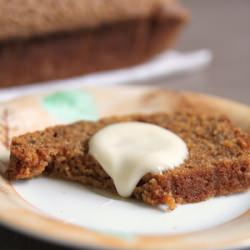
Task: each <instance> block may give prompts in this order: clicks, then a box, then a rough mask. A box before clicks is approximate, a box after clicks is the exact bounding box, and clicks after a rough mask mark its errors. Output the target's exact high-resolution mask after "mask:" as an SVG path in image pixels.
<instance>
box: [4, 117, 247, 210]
mask: <svg viewBox="0 0 250 250" xmlns="http://www.w3.org/2000/svg"><path fill="white" fill-rule="evenodd" d="M124 121H140V122H146V123H151V124H155V125H158V126H161V127H163V128H167V129H169V130H171V131H173V132H174V133H176V134H177V135H178V136H180V137H181V138H182V139H183V140H184V141H185V142H186V144H187V146H188V150H189V156H188V158H187V159H186V160H185V162H184V163H183V164H181V165H180V166H179V167H176V168H174V169H172V170H168V171H166V172H164V173H162V174H154V173H149V174H146V175H145V176H144V177H143V178H142V179H141V180H140V182H139V183H138V184H137V186H136V188H135V190H134V192H133V194H132V196H133V197H134V198H136V199H138V200H142V201H144V202H145V203H148V204H150V205H158V204H168V206H169V207H170V208H174V207H175V204H176V203H189V202H198V201H202V200H206V199H208V198H210V197H213V196H218V195H226V194H231V193H236V192H241V191H245V190H247V189H248V188H250V137H249V135H247V134H246V133H244V132H243V131H241V130H240V129H239V128H237V127H235V126H234V125H233V124H232V123H231V121H230V120H229V119H228V118H227V117H225V116H211V115H200V114H194V113H186V112H185V113H182V112H176V113H174V114H165V113H156V114H152V115H145V114H138V115H137V114H136V115H128V116H120V117H119V116H114V117H109V118H104V119H102V120H99V121H97V122H85V121H80V122H76V123H73V124H71V125H62V126H55V127H50V128H47V129H45V130H44V131H38V132H33V133H27V134H24V135H21V136H18V137H15V138H13V140H12V143H11V148H10V151H11V152H10V153H11V154H10V163H9V167H8V169H7V172H6V174H7V176H8V178H9V179H11V180H16V179H26V178H32V177H34V176H38V175H40V174H42V173H44V174H46V175H49V176H53V177H58V178H63V179H67V180H71V181H76V182H80V183H83V184H85V185H89V186H94V187H97V188H101V189H105V190H109V191H112V192H116V189H115V186H114V184H113V181H112V179H111V178H110V177H109V176H108V175H107V174H106V173H105V171H104V170H103V169H102V167H101V166H100V165H99V164H98V163H97V161H96V160H95V159H94V158H93V157H92V156H91V155H90V154H89V153H88V142H89V139H90V138H91V136H92V135H93V134H95V133H96V132H97V131H98V130H100V129H101V128H103V127H105V126H107V125H109V124H113V123H118V122H124Z"/></svg>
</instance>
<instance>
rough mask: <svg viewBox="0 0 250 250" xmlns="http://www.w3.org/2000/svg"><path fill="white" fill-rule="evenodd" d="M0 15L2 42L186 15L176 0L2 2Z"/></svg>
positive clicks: (37, 0)
mask: <svg viewBox="0 0 250 250" xmlns="http://www.w3.org/2000/svg"><path fill="white" fill-rule="evenodd" d="M0 12H1V14H0V27H1V29H0V40H5V39H11V38H15V37H30V36H34V35H42V34H48V33H52V32H65V31H71V30H76V29H81V28H88V27H93V26H99V25H101V24H105V23H110V22H116V21H123V20H128V19H137V18H147V17H148V16H152V15H162V16H163V17H164V16H165V15H167V16H169V15H170V16H173V17H176V18H178V19H186V16H187V15H186V12H185V11H184V10H183V9H182V8H181V7H180V6H179V5H178V3H177V2H176V0H60V1H55V0H32V1H29V0H23V1H20V0H11V1H9V0H0Z"/></svg>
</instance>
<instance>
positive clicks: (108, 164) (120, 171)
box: [89, 122, 188, 197]
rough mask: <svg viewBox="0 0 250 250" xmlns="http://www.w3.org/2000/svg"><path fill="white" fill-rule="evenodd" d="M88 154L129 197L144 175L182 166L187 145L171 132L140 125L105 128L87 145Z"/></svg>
mask: <svg viewBox="0 0 250 250" xmlns="http://www.w3.org/2000/svg"><path fill="white" fill-rule="evenodd" d="M89 153H90V154H91V155H92V156H93V157H94V158H95V159H96V160H97V161H98V163H99V164H100V165H101V166H102V167H103V169H104V171H105V172H106V173H107V174H108V175H109V176H110V177H111V178H112V179H113V182H114V184H115V187H116V190H117V192H118V193H119V195H121V196H123V197H128V196H130V195H131V194H132V192H133V190H134V189H135V187H136V185H137V183H138V182H139V181H140V179H141V178H142V177H143V176H144V175H145V174H147V173H162V172H163V171H166V170H169V169H173V168H175V167H177V166H179V165H180V164H182V163H183V162H184V160H185V159H186V158H187V156H188V148H187V145H186V143H185V142H184V141H183V140H182V139H181V138H180V137H179V136H178V135H176V134H174V133H173V132H171V131H170V130H167V129H164V128H162V127H160V126H157V125H153V124H149V123H143V122H121V123H116V124H112V125H109V126H106V127H104V128H102V129H101V130H99V131H98V132H97V133H96V134H94V135H93V136H92V137H91V139H90V141H89Z"/></svg>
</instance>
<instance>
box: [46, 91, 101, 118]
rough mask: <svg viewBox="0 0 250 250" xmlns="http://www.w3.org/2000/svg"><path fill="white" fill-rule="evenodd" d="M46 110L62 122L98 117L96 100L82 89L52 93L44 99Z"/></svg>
mask: <svg viewBox="0 0 250 250" xmlns="http://www.w3.org/2000/svg"><path fill="white" fill-rule="evenodd" d="M42 104H43V107H44V108H45V110H46V111H47V112H48V113H49V114H50V115H52V116H55V117H56V118H57V119H59V120H60V121H62V122H74V121H77V120H89V121H95V120H97V119H98V115H97V108H96V105H95V100H94V98H93V96H92V95H90V94H89V93H88V92H86V91H81V90H66V91H59V92H55V93H53V94H50V95H48V96H46V97H44V98H43V101H42Z"/></svg>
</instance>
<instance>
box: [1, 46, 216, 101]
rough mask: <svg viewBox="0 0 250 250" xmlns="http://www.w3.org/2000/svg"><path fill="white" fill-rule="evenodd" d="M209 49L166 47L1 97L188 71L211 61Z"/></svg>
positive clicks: (6, 92) (13, 89)
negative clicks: (141, 58)
mask: <svg viewBox="0 0 250 250" xmlns="http://www.w3.org/2000/svg"><path fill="white" fill-rule="evenodd" d="M212 57H213V56H212V53H211V51H210V50H207V49H203V50H199V51H193V52H185V53H184V52H178V51H173V50H172V51H167V52H163V53H161V54H160V55H158V56H155V57H154V58H152V59H151V60H150V61H148V62H146V63H143V64H140V65H137V66H133V67H129V68H126V69H119V70H111V71H105V72H100V73H92V74H88V75H85V76H80V77H74V78H68V79H65V80H56V81H48V82H43V83H36V84H33V85H28V86H21V87H11V88H6V89H3V90H0V100H1V101H4V100H8V99H12V98H14V97H17V96H21V95H27V94H34V93H37V92H41V91H48V90H59V89H60V90H61V89H72V88H79V87H82V86H86V85H88V86H89V85H98V86H100V85H115V84H123V83H128V82H138V81H140V82H143V81H144V80H149V79H153V78H154V77H159V76H164V77H167V76H172V75H175V74H180V73H188V72H193V71H196V70H200V69H201V68H203V67H205V66H207V65H208V64H209V63H210V62H211V61H212Z"/></svg>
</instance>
